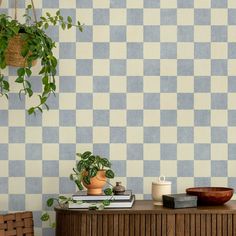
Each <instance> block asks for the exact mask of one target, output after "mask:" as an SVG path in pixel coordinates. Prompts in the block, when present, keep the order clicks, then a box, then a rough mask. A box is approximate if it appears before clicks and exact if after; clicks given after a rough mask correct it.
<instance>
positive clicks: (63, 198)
mask: <svg viewBox="0 0 236 236" xmlns="http://www.w3.org/2000/svg"><path fill="white" fill-rule="evenodd" d="M59 199H60V200H63V201H64V200H67V197H65V196H59Z"/></svg>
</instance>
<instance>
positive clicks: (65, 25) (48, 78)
mask: <svg viewBox="0 0 236 236" xmlns="http://www.w3.org/2000/svg"><path fill="white" fill-rule="evenodd" d="M32 3H33V2H32ZM31 9H33V10H34V7H33V5H28V7H27V8H26V13H25V14H24V17H25V21H26V23H24V24H22V23H20V22H19V21H17V20H16V19H12V18H11V17H10V16H7V15H5V14H0V95H1V96H6V97H7V98H8V95H7V94H8V92H9V91H10V85H9V83H8V81H7V80H6V79H5V78H4V75H3V73H2V71H1V70H3V69H5V68H6V66H7V65H8V60H9V58H8V56H9V54H10V55H11V54H12V53H8V51H9V46H10V44H11V45H13V46H14V45H15V46H16V45H19V44H21V49H20V56H21V57H22V58H24V59H25V63H24V64H23V65H21V66H20V67H19V68H18V69H17V78H16V80H15V82H16V83H19V84H21V85H22V89H20V91H19V97H21V94H22V93H23V94H25V95H26V96H28V97H32V95H33V93H34V92H33V88H32V86H31V83H30V81H29V77H30V76H31V74H32V70H31V68H32V66H33V65H34V64H35V60H37V59H38V60H40V65H41V69H40V71H39V73H38V74H39V75H40V76H41V82H42V86H43V91H42V93H41V95H39V103H38V105H36V106H33V107H31V108H29V109H28V114H33V113H35V111H36V110H39V111H41V112H42V111H43V107H44V106H45V107H46V109H49V107H48V105H47V103H46V102H47V99H48V98H49V96H50V95H51V94H54V93H55V91H56V81H55V75H56V67H57V59H56V58H55V56H54V55H53V48H55V47H56V46H55V42H54V41H53V40H52V39H51V38H50V37H49V36H48V35H47V34H46V32H45V30H46V29H47V28H48V27H49V26H50V25H51V26H56V25H59V26H60V27H61V28H62V29H63V30H64V29H70V28H71V27H73V26H75V27H77V28H78V29H79V30H80V31H82V25H81V24H80V22H79V21H78V22H77V24H74V23H73V22H72V18H71V17H70V16H68V17H67V18H66V19H65V18H64V17H63V16H62V15H61V13H60V10H58V11H57V12H56V15H55V16H52V15H51V14H50V13H48V12H47V13H46V15H45V16H41V17H40V20H39V21H37V19H36V17H35V21H33V20H32V19H31V16H30V14H29V11H30V10H31ZM14 40H18V42H17V43H14ZM12 41H13V42H12Z"/></svg>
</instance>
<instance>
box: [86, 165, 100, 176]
mask: <svg viewBox="0 0 236 236" xmlns="http://www.w3.org/2000/svg"><path fill="white" fill-rule="evenodd" d="M97 172H98V171H97V168H95V167H94V168H92V169H89V171H88V175H89V176H90V177H91V178H92V177H94V176H96V175H97Z"/></svg>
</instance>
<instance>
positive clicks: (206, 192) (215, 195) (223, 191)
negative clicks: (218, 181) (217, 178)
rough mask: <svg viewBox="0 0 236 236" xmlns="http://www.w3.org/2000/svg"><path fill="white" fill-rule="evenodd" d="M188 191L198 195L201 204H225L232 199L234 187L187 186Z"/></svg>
mask: <svg viewBox="0 0 236 236" xmlns="http://www.w3.org/2000/svg"><path fill="white" fill-rule="evenodd" d="M186 193H187V194H189V195H194V196H197V197H198V204H199V205H223V204H224V203H226V202H227V201H229V200H230V199H231V197H232V196H233V194H234V189H232V188H224V187H198V188H187V189H186Z"/></svg>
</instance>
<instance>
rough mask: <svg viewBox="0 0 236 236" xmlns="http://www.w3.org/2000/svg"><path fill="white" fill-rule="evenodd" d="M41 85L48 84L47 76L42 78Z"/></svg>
mask: <svg viewBox="0 0 236 236" xmlns="http://www.w3.org/2000/svg"><path fill="white" fill-rule="evenodd" d="M42 83H43V84H48V76H44V77H43V78H42Z"/></svg>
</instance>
